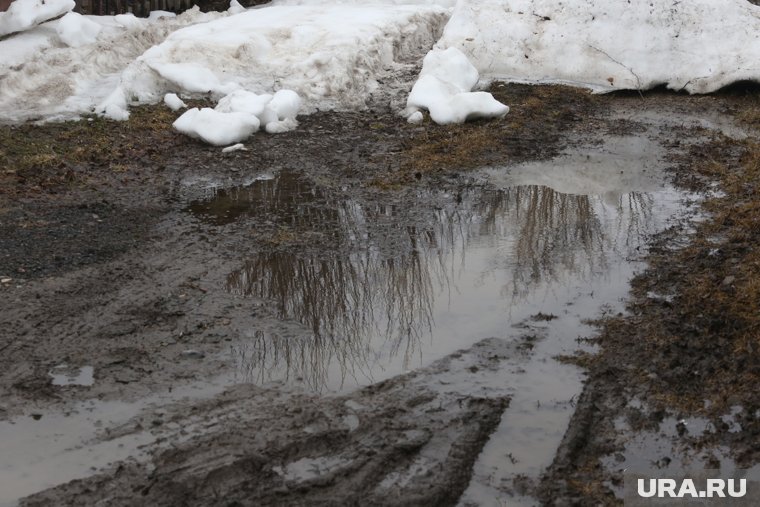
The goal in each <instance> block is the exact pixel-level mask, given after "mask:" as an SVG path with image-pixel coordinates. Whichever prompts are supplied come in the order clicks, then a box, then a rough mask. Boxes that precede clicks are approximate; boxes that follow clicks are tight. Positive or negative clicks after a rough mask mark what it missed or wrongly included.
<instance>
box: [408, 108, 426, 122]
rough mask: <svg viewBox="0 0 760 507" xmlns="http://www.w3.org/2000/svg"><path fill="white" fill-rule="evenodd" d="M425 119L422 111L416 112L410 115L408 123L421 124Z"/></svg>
mask: <svg viewBox="0 0 760 507" xmlns="http://www.w3.org/2000/svg"><path fill="white" fill-rule="evenodd" d="M424 119H425V116H424V115H423V114H422V111H415V112H413V113H412V114H410V115H409V117H408V118H407V119H406V121H407V122H409V123H421V122H422V120H424Z"/></svg>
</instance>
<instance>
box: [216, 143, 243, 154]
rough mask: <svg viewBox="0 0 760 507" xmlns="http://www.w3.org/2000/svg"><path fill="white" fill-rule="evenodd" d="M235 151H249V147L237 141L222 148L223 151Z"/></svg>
mask: <svg viewBox="0 0 760 507" xmlns="http://www.w3.org/2000/svg"><path fill="white" fill-rule="evenodd" d="M233 151H248V148H246V147H245V145H244V144H243V143H237V144H233V145H232V146H227V147H226V148H222V153H232V152H233Z"/></svg>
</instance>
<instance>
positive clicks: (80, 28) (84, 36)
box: [56, 12, 102, 48]
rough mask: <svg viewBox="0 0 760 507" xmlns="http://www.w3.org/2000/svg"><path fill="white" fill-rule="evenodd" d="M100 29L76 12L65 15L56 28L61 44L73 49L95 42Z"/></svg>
mask: <svg viewBox="0 0 760 507" xmlns="http://www.w3.org/2000/svg"><path fill="white" fill-rule="evenodd" d="M101 29H102V27H101V26H100V25H99V24H97V23H95V22H94V21H91V20H89V19H87V18H86V17H84V16H82V15H81V14H77V13H76V12H69V13H68V14H66V15H65V16H64V17H62V18H61V20H60V21H59V22H58V25H57V26H56V32H57V33H58V37H60V39H61V42H63V43H64V44H66V45H67V46H70V47H73V48H78V47H79V46H84V45H85V44H92V43H93V42H95V40H96V39H97V38H98V34H99V33H100V30H101Z"/></svg>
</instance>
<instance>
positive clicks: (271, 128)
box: [266, 118, 298, 134]
mask: <svg viewBox="0 0 760 507" xmlns="http://www.w3.org/2000/svg"><path fill="white" fill-rule="evenodd" d="M296 127H298V122H297V121H296V120H294V119H293V118H285V119H284V120H278V121H273V122H269V123H267V125H266V131H267V134H282V133H283V132H288V131H290V130H295V129H296Z"/></svg>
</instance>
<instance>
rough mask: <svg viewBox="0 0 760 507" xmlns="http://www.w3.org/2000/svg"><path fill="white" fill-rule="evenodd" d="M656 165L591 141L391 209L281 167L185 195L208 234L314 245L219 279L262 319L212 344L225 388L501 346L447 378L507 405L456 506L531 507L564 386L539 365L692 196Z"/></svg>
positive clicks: (562, 367) (614, 306)
mask: <svg viewBox="0 0 760 507" xmlns="http://www.w3.org/2000/svg"><path fill="white" fill-rule="evenodd" d="M662 154H663V152H662V150H661V148H660V147H659V146H658V145H657V144H656V143H653V142H652V141H650V140H649V139H648V138H647V137H644V136H641V137H609V138H608V139H607V140H606V141H605V143H604V144H601V145H596V146H593V147H584V148H583V149H579V150H577V151H573V152H568V153H566V154H565V155H563V156H561V157H559V158H558V159H555V160H552V161H550V162H540V163H528V164H523V165H518V166H511V167H492V168H487V169H484V170H482V171H479V172H478V173H477V174H476V175H475V177H474V179H472V180H471V181H469V183H468V185H466V186H465V187H464V188H461V187H460V188H456V189H442V190H437V191H436V190H424V191H419V192H418V194H416V195H415V196H414V198H413V199H411V200H409V201H405V202H394V203H389V204H378V203H377V202H375V201H371V200H362V199H359V198H349V197H346V196H345V195H344V193H343V192H341V191H340V189H337V190H336V189H331V188H326V187H320V186H318V185H315V184H313V183H311V182H310V181H309V180H308V178H307V177H305V176H303V175H298V174H295V173H280V174H277V175H274V177H273V178H271V179H264V180H256V181H252V182H250V183H249V184H247V185H242V186H238V187H233V188H225V189H219V190H217V191H215V195H214V196H213V197H211V198H208V199H205V200H199V201H196V202H193V203H192V204H191V205H190V207H189V208H188V209H189V211H191V212H192V213H193V214H194V215H195V216H196V217H198V219H199V220H201V221H202V222H205V223H208V224H215V225H225V224H230V223H234V222H235V221H236V220H241V221H244V220H255V221H256V222H261V221H266V222H270V223H278V224H280V225H281V226H284V227H285V228H286V229H285V232H283V234H284V236H285V237H286V238H288V237H292V236H299V237H307V238H312V239H313V240H314V241H313V243H312V242H311V241H307V242H305V243H301V244H300V245H299V246H298V247H295V248H290V247H283V248H269V249H265V250H264V251H258V248H257V246H256V245H251V246H252V250H254V251H255V252H254V253H251V254H250V255H249V256H247V257H246V258H245V260H244V261H243V264H242V266H241V267H240V269H238V270H236V271H235V272H233V273H231V274H230V275H229V277H228V278H227V281H226V289H227V290H228V291H229V292H231V293H233V294H235V295H237V296H239V297H240V298H244V299H246V300H248V301H250V305H251V306H250V307H251V311H252V312H254V313H259V314H262V315H266V316H267V317H264V318H262V320H261V325H259V326H256V327H251V328H250V329H248V330H247V332H246V335H247V336H246V339H244V340H241V341H240V342H238V343H234V344H232V345H231V346H230V351H229V354H230V361H231V362H232V363H234V364H235V368H236V369H235V374H234V381H235V382H252V383H255V384H258V385H264V386H267V385H288V384H292V385H295V386H298V387H302V388H304V389H307V390H311V391H316V392H320V393H323V394H336V393H347V392H350V391H352V390H354V389H356V388H358V387H362V386H366V385H370V384H373V383H376V382H379V381H382V380H385V379H388V378H391V377H394V376H396V375H399V374H402V373H404V372H407V371H410V370H414V369H417V368H421V367H424V366H426V365H428V364H430V363H431V362H433V361H435V360H437V359H439V358H441V357H444V356H447V355H449V354H452V353H454V352H456V351H458V350H462V349H467V348H469V347H471V346H472V345H473V344H474V343H476V342H479V341H480V340H483V339H486V338H496V339H498V340H502V341H505V342H509V343H512V344H515V345H516V348H515V350H517V351H519V352H518V353H517V354H515V355H514V357H510V358H509V359H508V360H506V361H504V362H503V363H502V366H501V367H500V368H498V369H497V370H495V371H491V372H490V373H489V374H488V375H487V376H486V377H487V380H485V381H483V380H482V378H481V380H479V382H480V383H469V379H468V378H467V377H462V378H459V379H457V380H455V382H457V383H458V384H459V385H457V387H456V389H458V390H460V391H464V392H467V393H468V394H471V395H477V394H479V393H480V392H481V391H484V390H485V388H486V386H485V384H487V385H488V388H489V389H494V388H496V389H497V390H498V389H500V390H501V391H502V392H503V393H504V395H507V396H510V397H511V402H510V407H509V409H508V410H507V411H506V412H505V413H504V415H503V418H502V423H501V424H500V426H499V428H498V429H497V431H496V432H495V433H494V434H493V436H492V438H491V440H490V442H489V443H488V444H487V445H486V447H485V449H484V450H483V452H482V454H481V457H480V459H479V460H478V462H477V464H476V465H475V469H474V476H473V479H472V481H471V484H470V487H469V488H468V489H467V491H466V493H465V495H464V496H463V497H462V499H461V500H460V503H461V504H462V505H489V504H494V503H495V502H497V501H498V499H500V498H503V497H504V495H505V493H506V494H509V495H511V496H512V499H511V500H510V502H511V504H519V503H524V504H525V505H531V504H533V503H534V500H533V499H532V498H531V496H530V491H531V489H532V487H533V485H534V482H535V480H536V479H537V478H538V476H539V475H540V473H541V471H542V470H543V469H544V468H545V467H547V466H548V465H549V464H550V463H551V460H552V457H553V455H554V451H555V450H556V448H557V445H558V444H559V441H560V439H561V438H562V435H563V434H564V431H565V429H566V427H567V423H568V420H569V417H570V415H571V414H572V411H573V406H574V400H575V398H576V396H577V395H578V394H579V393H580V390H581V386H582V385H581V382H582V377H581V373H580V371H579V370H578V369H577V368H575V367H574V366H570V365H567V364H563V363H561V362H558V361H557V360H556V358H557V357H558V356H561V355H568V354H573V353H575V352H576V351H578V350H580V349H582V348H584V344H583V343H584V341H583V338H585V337H589V336H592V335H593V333H594V329H593V328H592V327H591V326H589V325H587V323H586V322H587V319H589V318H594V317H598V316H601V315H603V314H605V313H613V312H614V313H617V312H620V311H622V310H623V301H624V299H625V297H626V294H627V292H628V283H629V281H630V279H631V278H632V277H633V275H634V273H635V272H636V271H637V270H638V269H641V268H642V265H641V263H640V259H641V258H642V257H643V255H644V253H645V249H646V243H647V240H648V239H649V238H650V236H651V235H652V234H654V233H656V232H658V231H661V230H662V229H663V228H665V227H667V226H668V225H669V224H671V222H672V221H675V220H678V219H679V218H680V217H682V216H683V213H684V211H685V210H686V208H687V202H690V201H693V199H694V196H692V195H687V194H685V193H683V192H681V191H679V190H676V189H675V188H674V187H673V186H671V185H669V184H668V183H667V182H666V180H665V178H664V176H663V173H662V163H663V162H662V160H661V158H662ZM431 203H432V204H431ZM315 244H317V245H319V248H315V247H314V245H315ZM475 369H477V368H475ZM473 371H475V370H473ZM448 382H450V380H447V381H446V383H448ZM442 388H443V389H447V388H448V387H447V386H446V385H443V386H442Z"/></svg>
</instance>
